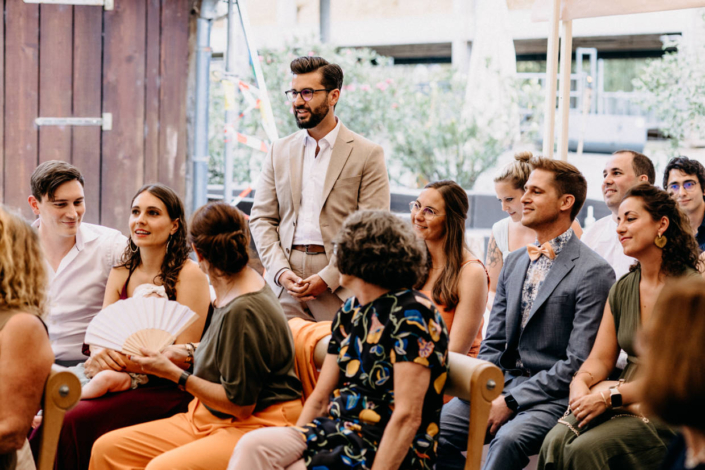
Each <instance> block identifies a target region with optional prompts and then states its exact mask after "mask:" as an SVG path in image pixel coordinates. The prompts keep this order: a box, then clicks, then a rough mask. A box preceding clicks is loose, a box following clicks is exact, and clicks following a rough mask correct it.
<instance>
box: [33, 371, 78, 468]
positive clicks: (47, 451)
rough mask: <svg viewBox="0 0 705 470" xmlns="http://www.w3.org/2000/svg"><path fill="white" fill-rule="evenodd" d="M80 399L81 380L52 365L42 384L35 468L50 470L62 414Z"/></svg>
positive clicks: (57, 442)
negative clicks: (39, 439) (39, 429)
mask: <svg viewBox="0 0 705 470" xmlns="http://www.w3.org/2000/svg"><path fill="white" fill-rule="evenodd" d="M80 399H81V382H80V381H79V380H78V377H76V375H74V374H73V373H72V372H69V371H68V370H66V369H65V368H63V367H60V366H57V365H54V366H52V368H51V373H50V374H49V378H47V381H46V385H45V386H44V398H43V399H42V410H43V418H42V429H41V435H40V438H41V441H40V447H39V457H38V461H37V470H52V469H53V468H54V459H55V458H56V448H57V446H58V444H59V435H60V434H61V426H62V424H63V423H64V415H65V414H66V412H67V411H68V410H70V409H71V408H73V407H74V406H76V403H78V401H79V400H80Z"/></svg>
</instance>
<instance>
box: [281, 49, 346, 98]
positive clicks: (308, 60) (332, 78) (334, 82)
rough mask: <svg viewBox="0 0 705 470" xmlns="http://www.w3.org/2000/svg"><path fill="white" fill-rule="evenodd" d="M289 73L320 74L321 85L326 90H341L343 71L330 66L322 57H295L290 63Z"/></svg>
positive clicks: (334, 65)
mask: <svg viewBox="0 0 705 470" xmlns="http://www.w3.org/2000/svg"><path fill="white" fill-rule="evenodd" d="M290 67H291V73H293V74H294V75H301V74H304V73H311V72H316V71H319V72H321V85H323V87H324V88H325V89H326V90H335V89H338V90H341V89H342V88H343V69H341V68H340V66H339V65H338V64H331V63H329V62H328V61H327V60H326V59H324V58H323V57H307V56H304V57H297V58H296V59H294V60H292V61H291V65H290Z"/></svg>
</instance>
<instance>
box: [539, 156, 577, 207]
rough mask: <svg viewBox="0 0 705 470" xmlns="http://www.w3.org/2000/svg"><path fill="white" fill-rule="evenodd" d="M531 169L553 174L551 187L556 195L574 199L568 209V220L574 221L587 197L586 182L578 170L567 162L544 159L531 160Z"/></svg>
mask: <svg viewBox="0 0 705 470" xmlns="http://www.w3.org/2000/svg"><path fill="white" fill-rule="evenodd" d="M531 168H532V169H533V170H543V171H548V172H550V173H553V186H554V187H555V188H556V190H557V191H558V195H559V196H563V195H564V194H570V195H571V196H573V197H574V198H575V203H574V204H573V207H572V208H571V209H570V220H575V218H576V217H577V216H578V213H579V212H580V209H582V208H583V204H585V198H586V197H587V181H586V180H585V177H584V176H583V174H582V173H580V170H578V169H577V168H576V167H575V166H573V165H571V164H570V163H568V162H564V161H562V160H554V159H552V158H545V157H534V158H532V159H531Z"/></svg>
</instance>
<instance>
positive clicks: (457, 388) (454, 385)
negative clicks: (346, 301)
mask: <svg viewBox="0 0 705 470" xmlns="http://www.w3.org/2000/svg"><path fill="white" fill-rule="evenodd" d="M329 341H330V336H326V337H325V338H323V339H322V340H320V341H319V342H318V344H316V348H315V349H314V353H313V355H314V362H315V363H316V367H318V368H319V369H320V368H321V367H322V366H323V361H324V360H325V358H326V354H328V342H329ZM448 362H449V366H450V371H449V373H448V379H447V380H446V389H445V393H446V395H452V396H455V397H458V398H462V399H463V400H468V401H470V429H469V432H468V457H467V460H466V462H465V470H480V465H481V460H482V446H483V444H484V443H485V434H486V432H487V420H488V419H489V416H490V407H491V405H492V400H494V399H495V398H497V397H498V396H499V394H500V393H502V389H503V388H504V375H503V374H502V371H501V370H500V369H499V367H497V366H495V365H494V364H492V363H490V362H487V361H483V360H480V359H475V358H472V357H468V356H463V355H461V354H457V353H453V352H452V353H450V354H449V358H448Z"/></svg>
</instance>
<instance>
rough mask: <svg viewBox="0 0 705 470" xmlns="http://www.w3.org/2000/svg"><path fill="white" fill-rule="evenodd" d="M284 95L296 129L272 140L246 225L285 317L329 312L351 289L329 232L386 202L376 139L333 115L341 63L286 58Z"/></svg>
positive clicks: (323, 316) (328, 316) (318, 317)
mask: <svg viewBox="0 0 705 470" xmlns="http://www.w3.org/2000/svg"><path fill="white" fill-rule="evenodd" d="M291 72H292V73H293V78H292V81H291V89H290V90H288V91H287V92H286V96H287V98H288V99H289V101H290V102H291V104H292V113H293V114H294V118H295V119H296V124H297V126H298V127H299V128H300V129H302V130H301V131H299V132H296V133H294V134H292V135H289V136H287V137H284V138H283V139H280V140H278V141H276V142H274V143H273V144H272V147H271V148H270V150H269V153H268V155H267V158H266V160H265V162H264V163H263V165H262V173H261V175H260V179H259V183H258V184H257V190H256V193H255V201H254V204H253V206H252V212H251V218H250V228H251V230H252V236H253V238H254V241H255V244H256V246H257V251H258V253H259V256H260V258H261V260H262V264H263V265H264V267H265V269H266V271H267V272H266V274H265V279H266V280H267V282H268V283H269V285H270V286H271V287H272V289H274V291H275V293H277V294H278V295H279V300H280V301H281V304H282V308H283V309H284V313H286V315H287V317H289V318H291V317H300V318H304V319H306V320H314V321H324V320H332V319H333V316H334V315H335V313H336V311H337V310H338V308H340V306H341V305H342V302H343V300H345V299H347V298H348V297H350V296H351V295H352V294H351V292H349V291H348V290H347V289H345V288H344V287H342V286H341V285H340V281H339V277H340V276H339V273H338V270H337V268H336V267H335V257H334V253H333V251H334V250H333V241H332V240H333V237H334V236H335V235H336V233H337V232H338V230H339V229H340V227H341V226H342V224H343V221H344V220H345V218H346V217H347V216H348V215H350V214H352V213H353V212H355V211H357V210H361V209H383V210H388V209H389V200H390V194H389V178H388V176H387V167H386V165H385V162H384V153H383V151H382V147H380V146H379V145H377V144H374V143H372V142H370V141H369V140H367V139H365V138H364V137H362V136H360V135H358V134H355V133H354V132H352V131H350V130H349V129H348V128H346V127H345V126H344V125H343V124H342V123H341V122H340V119H338V118H337V117H336V116H335V105H336V104H337V103H338V99H339V98H340V91H341V89H342V87H343V70H342V69H341V68H340V67H339V66H338V65H336V64H330V63H328V61H326V60H325V59H323V58H321V57H299V58H297V59H294V60H293V61H292V62H291Z"/></svg>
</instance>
